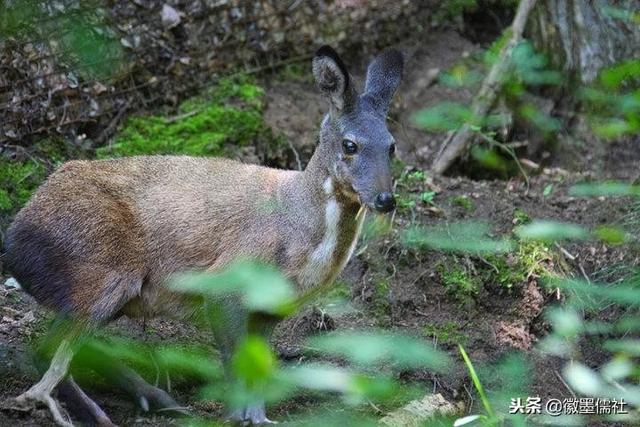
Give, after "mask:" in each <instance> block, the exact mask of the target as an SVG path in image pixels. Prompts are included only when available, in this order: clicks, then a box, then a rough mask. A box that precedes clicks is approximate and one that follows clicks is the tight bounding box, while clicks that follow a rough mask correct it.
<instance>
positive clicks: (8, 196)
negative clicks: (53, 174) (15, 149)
mask: <svg viewBox="0 0 640 427" xmlns="http://www.w3.org/2000/svg"><path fill="white" fill-rule="evenodd" d="M46 172H47V168H46V167H45V165H44V163H41V162H39V161H37V160H35V159H32V158H29V159H26V160H24V161H10V160H5V159H0V214H1V215H2V216H5V215H11V214H13V213H15V212H16V211H17V210H18V209H19V208H20V207H21V206H22V205H23V204H25V203H26V202H27V200H29V197H31V194H32V193H33V192H34V191H35V189H36V188H38V186H39V185H40V183H41V182H42V181H43V180H44V178H45V176H46Z"/></svg>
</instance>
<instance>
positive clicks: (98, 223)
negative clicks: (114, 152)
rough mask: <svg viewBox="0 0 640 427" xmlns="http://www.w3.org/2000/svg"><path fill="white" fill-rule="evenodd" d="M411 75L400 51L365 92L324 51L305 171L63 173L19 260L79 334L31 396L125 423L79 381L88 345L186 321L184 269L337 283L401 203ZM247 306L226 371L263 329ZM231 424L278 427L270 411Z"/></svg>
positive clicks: (225, 345)
mask: <svg viewBox="0 0 640 427" xmlns="http://www.w3.org/2000/svg"><path fill="white" fill-rule="evenodd" d="M402 68H403V56H402V54H401V53H400V52H398V51H397V50H393V49H391V50H387V51H385V52H383V53H382V54H380V55H379V56H378V57H376V58H375V59H374V60H373V61H372V63H371V64H370V65H369V67H368V69H367V75H366V82H365V87H364V91H363V93H362V94H359V93H358V91H357V90H356V88H355V87H354V84H353V82H352V79H351V78H350V76H349V73H348V72H347V69H346V67H345V65H344V63H343V62H342V60H341V59H340V57H339V56H338V54H337V53H336V52H335V51H334V50H333V49H332V48H331V47H329V46H323V47H322V48H320V49H319V50H318V51H317V52H316V55H315V57H314V58H313V75H314V77H315V80H316V83H317V86H318V87H319V89H320V90H321V91H322V93H323V94H325V95H326V96H327V97H328V99H329V100H330V109H329V112H328V113H327V114H326V116H325V117H324V119H323V120H322V124H321V127H320V130H319V137H318V143H317V148H316V150H315V153H314V155H313V157H312V158H311V160H310V161H309V164H308V165H307V167H306V169H305V170H304V171H302V172H300V171H288V170H277V169H270V168H267V167H261V166H255V165H248V164H242V163H239V162H235V161H231V160H226V159H220V158H194V157H180V156H147V157H130V158H122V159H114V160H100V161H70V162H68V163H65V164H63V165H62V166H61V167H60V168H59V169H58V170H57V171H56V172H55V173H53V174H52V175H51V176H50V177H49V178H48V180H47V181H46V182H45V183H44V184H43V185H42V186H41V187H40V188H39V189H38V190H37V191H36V193H35V194H34V196H33V198H32V199H31V200H30V201H29V203H27V205H26V206H25V207H24V208H23V209H22V210H21V211H20V212H19V213H18V215H17V216H16V218H15V221H14V222H13V224H12V226H11V227H10V228H9V230H8V233H7V239H6V242H7V245H6V260H7V265H8V267H9V270H10V271H11V272H12V273H13V275H14V276H15V277H16V279H17V280H18V281H19V282H20V284H21V285H22V287H23V288H24V289H25V290H26V291H27V292H29V293H30V294H31V295H33V296H34V297H35V299H36V300H37V301H38V302H39V303H40V304H42V305H44V306H46V307H49V308H51V309H53V310H55V311H56V312H57V313H59V316H60V317H65V318H67V319H72V322H73V324H74V325H75V326H76V327H75V328H73V329H74V331H73V332H68V334H67V335H66V336H64V337H63V338H61V339H60V341H59V342H58V344H57V345H58V347H57V350H56V351H55V352H54V354H53V357H52V359H51V362H50V364H49V368H48V370H46V372H45V373H44V375H43V377H42V379H41V381H40V382H38V383H37V384H36V385H34V386H33V387H32V388H30V389H29V390H28V391H26V392H25V393H23V394H22V395H21V396H19V397H18V401H19V402H23V403H25V402H27V403H31V404H33V403H36V402H41V403H44V404H46V405H47V406H48V407H49V409H50V411H51V413H52V416H53V417H54V418H55V420H56V422H58V423H59V424H61V425H71V422H70V421H69V418H68V415H67V414H63V412H62V410H61V408H60V407H59V406H58V403H57V401H55V400H54V399H53V398H52V397H51V393H52V391H53V389H54V388H55V387H57V386H60V389H61V390H64V391H65V393H64V394H65V395H71V397H72V398H73V400H75V401H76V403H77V402H80V403H81V405H82V407H83V408H84V410H85V412H86V413H89V414H90V415H91V417H93V421H94V422H97V423H99V424H102V425H111V422H110V421H109V418H108V417H107V415H106V414H105V413H104V412H102V410H101V409H100V407H99V406H98V405H97V404H95V403H94V402H93V401H92V400H91V399H90V398H89V397H88V396H87V395H86V394H84V392H83V391H82V390H81V389H80V388H79V387H78V386H77V384H76V383H74V382H73V378H71V376H69V375H68V367H69V363H70V361H71V359H72V357H73V354H74V352H75V351H76V346H75V345H74V344H75V342H76V341H74V338H75V337H77V336H78V331H79V330H80V331H84V332H86V331H87V330H90V329H91V328H94V327H96V326H98V325H100V324H104V323H106V322H109V321H110V320H112V319H115V318H117V317H119V316H120V315H131V316H135V315H144V316H152V315H157V314H175V313H176V312H179V311H180V309H181V298H180V297H179V296H178V295H176V294H175V293H172V292H171V291H170V290H169V289H168V287H167V286H166V283H165V282H166V279H167V278H168V277H170V276H171V275H173V274H176V273H178V272H181V271H185V270H191V271H193V270H202V271H216V270H219V269H222V268H224V267H225V266H227V265H229V264H230V263H231V262H232V261H234V260H235V259H236V258H238V257H250V258H257V259H260V260H264V261H268V262H270V263H273V264H274V265H276V266H277V267H278V268H280V269H281V270H282V272H283V273H284V274H285V275H286V276H287V277H288V278H289V279H291V280H292V282H293V283H294V284H295V285H296V286H297V287H298V289H299V290H300V291H304V290H309V289H310V288H312V287H314V286H318V285H321V284H325V283H328V282H329V281H332V280H334V278H335V277H336V276H337V275H338V273H339V272H340V271H341V270H342V268H343V267H344V265H345V264H346V262H347V261H348V259H349V257H350V256H351V254H352V252H353V250H354V247H355V243H356V239H357V236H358V233H359V230H360V228H361V225H362V222H363V219H364V216H365V213H366V211H367V210H369V209H371V210H375V211H378V212H382V213H386V212H390V211H392V210H393V209H394V207H395V201H394V196H393V193H392V178H391V172H390V163H391V162H390V158H391V156H392V155H393V153H394V149H395V142H394V138H393V137H392V135H391V134H390V133H389V130H388V129H387V126H386V123H385V121H386V115H387V110H388V107H389V104H390V102H391V98H392V96H393V94H394V92H395V91H396V89H397V87H398V85H399V84H400V79H401V75H402ZM265 206H272V207H273V208H270V209H265ZM240 311H241V310H239V309H237V307H236V308H234V307H231V310H229V311H228V313H229V314H228V316H227V317H226V318H224V319H222V320H220V319H218V321H216V322H211V323H212V324H213V325H212V326H213V330H214V331H213V332H214V336H215V338H216V341H217V342H218V345H219V347H220V349H221V354H222V359H223V365H224V366H225V367H227V366H228V364H229V360H230V356H231V354H232V353H233V350H234V347H235V346H236V344H237V343H238V342H239V340H241V339H242V337H243V336H245V335H246V333H247V328H248V327H249V326H248V325H249V324H250V322H245V321H240V320H238V318H237V317H234V316H235V314H234V313H239V312H240ZM274 321H275V320H273V319H272V320H269V319H263V322H265V323H264V324H261V325H260V326H259V330H260V331H261V332H262V333H264V334H269V333H270V331H271V330H272V329H273V325H272V323H273V322H274ZM105 364H106V362H105ZM114 366H116V365H114ZM103 371H106V372H102V373H106V374H107V375H111V376H115V375H116V374H117V375H118V376H121V377H122V379H121V380H119V381H118V383H119V384H120V385H122V386H123V387H124V388H125V391H127V392H129V393H130V394H131V395H132V396H134V397H135V398H136V401H137V402H138V403H139V404H140V405H141V406H142V407H143V408H144V409H148V408H149V406H150V405H151V406H156V407H166V406H173V405H175V402H174V401H173V400H172V399H171V398H170V397H169V396H168V394H167V393H166V392H164V391H163V390H161V389H158V388H156V387H153V386H151V385H149V384H147V383H146V382H144V380H143V379H142V378H141V377H140V376H138V375H137V374H136V373H135V372H133V371H131V370H129V369H128V368H125V367H124V366H118V367H115V368H114V367H109V368H104V369H103ZM231 416H232V418H234V419H237V420H239V421H243V422H246V423H252V424H261V423H268V422H269V420H268V419H267V418H266V415H265V410H264V404H262V403H259V404H255V405H251V406H249V407H246V408H241V409H239V410H238V409H236V410H234V411H232V415H231Z"/></svg>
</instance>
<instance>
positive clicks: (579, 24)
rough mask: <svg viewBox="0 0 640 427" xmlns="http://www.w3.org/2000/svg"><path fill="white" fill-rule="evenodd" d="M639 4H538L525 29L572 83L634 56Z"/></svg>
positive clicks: (557, 0) (639, 39)
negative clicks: (570, 78)
mask: <svg viewBox="0 0 640 427" xmlns="http://www.w3.org/2000/svg"><path fill="white" fill-rule="evenodd" d="M638 19H640V1H639V0H541V1H540V2H538V5H537V7H536V8H535V9H534V11H533V12H532V16H531V20H530V24H529V30H530V33H531V39H532V40H533V42H534V44H535V46H536V48H537V49H539V50H542V51H544V52H546V53H547V55H548V56H549V58H550V60H551V63H552V65H554V66H555V67H557V68H559V69H563V70H565V71H566V72H568V73H569V74H570V75H571V77H572V79H573V80H574V81H576V82H582V83H588V82H591V81H592V80H593V79H595V78H596V77H597V75H598V73H599V71H600V70H601V69H603V68H605V67H607V66H609V65H612V64H614V63H616V62H618V61H621V60H625V59H630V58H638V57H639V56H640V22H638Z"/></svg>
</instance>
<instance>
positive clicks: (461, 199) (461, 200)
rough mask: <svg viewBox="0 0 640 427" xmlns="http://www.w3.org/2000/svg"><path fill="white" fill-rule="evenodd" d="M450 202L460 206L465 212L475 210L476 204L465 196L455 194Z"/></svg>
mask: <svg viewBox="0 0 640 427" xmlns="http://www.w3.org/2000/svg"><path fill="white" fill-rule="evenodd" d="M452 203H453V204H454V205H456V206H460V207H461V208H463V209H464V210H465V211H467V212H473V211H475V210H476V204H475V203H474V202H473V200H471V199H470V198H469V197H467V196H456V197H454V198H453V200H452Z"/></svg>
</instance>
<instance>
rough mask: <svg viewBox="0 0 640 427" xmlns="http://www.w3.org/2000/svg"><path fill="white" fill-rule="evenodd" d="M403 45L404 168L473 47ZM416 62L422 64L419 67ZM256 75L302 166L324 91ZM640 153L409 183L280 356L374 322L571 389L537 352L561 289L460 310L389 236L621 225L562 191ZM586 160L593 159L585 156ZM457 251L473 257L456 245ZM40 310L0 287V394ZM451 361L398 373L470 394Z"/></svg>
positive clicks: (132, 419)
mask: <svg viewBox="0 0 640 427" xmlns="http://www.w3.org/2000/svg"><path fill="white" fill-rule="evenodd" d="M401 47H403V48H405V49H406V50H407V51H409V52H410V59H409V61H408V63H407V67H406V69H407V72H406V77H405V81H404V83H403V86H402V88H401V89H400V96H399V97H398V99H397V100H396V102H395V105H394V107H393V111H392V118H393V119H394V120H393V122H392V124H391V128H392V132H394V134H395V135H396V138H397V141H398V145H399V147H398V156H399V157H400V159H402V160H403V161H404V162H405V163H406V164H407V165H408V166H407V168H415V169H416V170H418V169H421V168H425V169H426V168H427V167H428V165H429V162H430V161H431V159H432V157H433V154H434V152H436V151H437V149H438V147H439V144H440V142H441V141H442V139H443V135H441V134H431V133H425V132H423V131H421V130H419V129H417V128H416V127H415V126H414V125H413V124H412V123H411V120H410V117H411V115H412V114H413V113H414V112H415V111H416V110H417V109H419V108H421V107H426V106H430V105H434V104H436V103H437V102H439V101H442V100H456V101H461V102H466V101H468V100H469V99H470V98H471V93H469V92H465V91H460V90H455V91H454V90H453V89H450V88H448V87H445V86H442V85H439V84H438V83H437V82H436V81H435V80H434V76H435V75H436V74H437V72H436V70H446V69H447V68H449V67H451V66H452V65H453V64H454V63H455V62H456V61H457V60H458V59H459V58H460V57H461V56H465V55H468V54H469V53H470V52H472V51H474V50H475V49H478V46H476V45H474V43H472V42H471V41H469V40H467V39H465V38H464V37H462V36H461V35H460V34H458V33H457V32H455V31H447V32H443V33H434V34H432V35H430V36H429V38H428V40H427V41H425V42H424V43H422V44H421V45H419V46H416V45H414V44H412V43H411V42H407V43H406V45H401ZM366 59H367V58H360V59H356V61H354V62H355V64H356V65H357V64H360V68H359V69H358V68H357V67H354V68H356V70H354V71H355V74H356V77H358V76H359V75H360V76H361V75H362V65H361V64H363V63H365V62H366ZM425 70H433V71H429V72H427V73H426V74H425ZM359 73H360V74H359ZM360 80H362V79H361V77H360ZM264 85H265V88H266V91H267V98H268V109H267V112H266V116H265V117H266V120H267V122H268V123H269V124H270V126H272V128H273V129H274V131H276V132H278V133H280V134H282V135H284V136H285V137H286V138H287V139H288V140H289V141H290V142H291V146H292V150H295V151H296V153H297V155H298V156H299V158H300V161H301V163H303V164H304V162H305V161H306V160H307V159H308V158H309V156H310V155H311V153H312V151H313V146H314V141H315V130H316V129H317V127H318V125H319V122H320V119H321V117H322V114H323V112H324V111H325V108H326V103H325V101H324V100H323V99H322V98H321V97H320V96H319V95H318V94H317V92H316V91H315V89H314V87H313V83H312V82H311V81H309V80H308V79H305V78H299V79H297V80H295V81H290V80H286V81H285V80H283V79H280V78H274V76H271V77H269V76H267V77H265V81H264ZM588 142H589V141H588ZM595 145H596V144H595V142H594V146H595ZM598 150H601V151H598ZM639 152H640V150H637V148H636V149H634V146H633V142H629V141H627V142H617V143H612V144H611V145H609V146H607V147H606V148H604V149H602V148H597V147H596V148H594V149H593V150H590V149H589V148H588V145H587V147H586V148H585V147H584V146H583V147H582V148H581V149H580V150H577V152H576V153H572V154H571V156H565V158H566V159H567V160H566V161H565V163H562V162H556V163H554V164H553V165H552V166H553V168H549V169H547V170H546V171H545V172H543V173H540V174H537V175H536V174H532V175H531V177H530V182H529V185H528V186H527V185H526V183H525V182H524V180H522V179H521V178H519V177H514V178H512V179H509V180H472V179H469V178H468V177H465V176H451V177H441V178H433V179H424V180H422V181H420V182H419V183H414V184H413V188H412V189H411V191H412V192H413V193H420V192H422V191H435V192H436V194H435V196H434V198H433V201H432V203H430V204H426V203H418V204H417V205H416V206H414V207H413V208H411V209H406V210H401V211H398V212H397V213H396V214H395V215H394V217H393V223H394V230H393V231H392V232H391V233H390V234H387V235H385V236H383V237H379V238H377V239H373V240H369V241H367V242H363V243H361V244H360V247H359V249H358V251H357V256H355V257H354V259H353V260H352V261H351V262H350V263H349V265H348V267H347V268H346V270H345V272H344V273H343V275H342V277H341V281H342V282H344V283H346V284H347V285H348V286H349V300H350V302H351V303H352V305H353V307H354V310H352V311H350V312H348V313H345V314H341V315H331V316H330V318H329V319H328V320H327V319H325V320H326V321H325V322H320V321H319V319H318V312H317V311H307V312H305V313H304V314H303V315H301V316H298V317H296V318H294V319H291V320H289V321H287V324H286V327H282V328H280V329H279V332H278V333H277V336H276V337H275V344H276V348H277V351H278V353H279V355H280V357H281V358H282V359H283V360H287V361H294V362H295V361H296V360H299V359H301V358H304V357H306V356H305V353H304V348H303V345H302V343H303V341H304V338H305V337H306V336H308V335H310V334H314V333H318V332H319V329H323V327H326V326H327V325H329V326H330V327H331V328H335V329H337V330H341V329H352V328H369V327H384V328H388V329H391V330H398V331H403V332H408V333H411V334H415V335H418V336H423V337H426V338H428V339H432V340H433V341H434V343H435V344H436V345H437V346H438V347H439V348H441V349H444V350H445V351H447V352H449V353H450V355H451V356H452V359H454V360H459V357H458V354H457V347H456V345H455V342H456V341H457V340H463V341H464V344H465V348H466V349H467V351H468V352H469V354H470V357H471V359H472V360H473V361H474V363H476V364H477V365H479V366H482V365H483V364H485V363H491V362H495V361H497V360H499V359H501V358H502V357H504V356H505V355H507V354H510V353H511V352H512V351H514V350H520V351H522V352H523V354H524V355H525V357H526V358H527V359H529V360H530V361H531V362H532V363H533V371H532V372H531V374H530V375H531V378H530V380H531V382H532V387H531V391H532V393H533V394H537V395H539V396H541V397H543V399H544V398H546V397H554V398H563V397H570V396H571V394H570V391H569V390H568V389H567V387H566V386H565V385H564V384H563V382H562V380H561V379H560V376H559V371H560V370H561V368H562V364H561V363H560V361H559V360H556V359H554V358H550V357H547V356H543V355H542V354H541V353H540V352H538V351H537V350H536V349H535V346H536V343H537V342H539V340H540V339H541V338H543V337H544V336H545V334H546V333H547V332H548V328H549V326H548V324H547V323H546V322H545V320H544V318H543V316H541V313H542V311H543V309H544V308H545V307H548V306H550V305H553V304H560V303H561V302H562V300H563V298H564V296H563V295H562V294H560V293H557V292H555V291H554V290H548V289H546V288H545V287H544V286H543V285H542V284H541V283H538V281H537V280H536V278H529V279H527V282H526V283H523V284H522V286H521V287H519V288H518V289H517V290H516V291H514V292H504V291H502V290H500V289H497V288H495V287H493V286H491V285H490V284H485V286H483V287H482V289H481V291H480V293H479V294H478V295H477V297H476V299H475V303H474V304H472V305H469V306H465V307H461V306H460V303H459V301H456V300H454V299H453V298H452V297H451V296H450V295H449V294H447V292H446V290H445V288H444V286H443V283H441V279H440V274H439V273H438V266H439V265H442V263H443V262H446V261H447V259H449V260H450V256H449V255H444V254H442V253H440V252H437V251H418V250H414V249H410V248H407V247H406V246H404V245H402V244H401V241H400V240H401V239H400V233H401V230H403V229H404V228H405V227H406V226H408V225H410V224H413V223H418V224H422V225H429V226H431V225H443V226H445V225H448V224H451V223H454V222H456V221H460V220H483V221H486V222H488V223H489V224H490V225H491V227H492V232H493V233H494V234H495V235H496V236H501V235H509V234H510V233H511V232H512V230H513V228H514V226H515V223H514V218H516V217H517V216H518V214H517V212H525V213H526V214H527V215H528V216H530V217H531V218H535V219H554V220H559V221H567V222H575V223H579V224H582V225H583V226H585V227H587V228H590V227H593V226H596V225H599V224H604V223H608V224H611V223H615V222H623V221H624V220H625V216H626V215H628V214H629V212H630V210H631V208H632V206H631V205H630V202H629V200H626V199H604V198H601V199H598V198H593V199H579V198H576V197H573V196H570V195H569V188H570V187H571V186H572V185H573V184H575V183H577V182H580V181H583V180H585V179H591V178H617V179H623V180H627V181H629V182H632V181H634V180H636V179H637V174H638V165H640V154H639ZM596 158H597V160H598V161H594V159H596ZM534 160H538V159H534ZM294 166H295V165H294ZM548 188H552V191H551V192H550V193H548V191H545V189H548ZM545 193H547V194H545ZM461 198H465V199H468V200H470V201H471V202H472V206H473V208H472V209H469V208H468V207H465V205H461V203H460V202H459V201H460V200H461ZM562 249H564V251H566V253H568V254H570V255H571V257H568V256H565V257H562V255H561V256H560V258H559V259H557V260H556V259H554V260H549V263H554V262H555V263H559V264H561V265H553V266H551V267H552V268H556V269H558V270H562V271H563V272H564V273H565V274H568V275H574V276H578V277H583V276H587V277H591V276H594V275H598V274H599V272H600V271H601V270H602V269H603V268H605V267H607V266H611V265H616V264H620V263H626V264H627V265H636V266H637V265H638V258H637V257H638V254H637V253H634V252H633V251H630V250H628V248H627V247H625V246H617V247H616V246H608V245H605V244H603V243H595V242H588V243H575V244H568V245H566V246H564V247H563V248H562ZM558 252H559V253H560V254H561V252H560V251H558ZM447 257H449V258H447ZM571 258H573V259H571ZM458 261H459V262H461V263H469V262H474V263H475V262H478V261H477V260H476V261H469V260H468V259H466V258H465V257H464V256H461V257H460V259H459V260H458ZM381 279H384V281H385V282H386V283H387V288H386V289H384V290H383V291H382V293H381V291H380V289H378V288H377V286H378V285H377V284H378V283H380V281H381ZM3 282H4V278H3ZM45 317H46V313H45V312H44V311H43V310H42V309H40V308H39V307H38V306H37V305H36V304H35V303H34V301H33V300H32V298H31V297H29V296H28V295H26V294H25V293H23V292H21V291H19V290H17V289H13V288H9V287H3V286H0V359H2V363H0V399H5V398H8V397H11V396H16V395H18V394H19V393H20V392H22V391H24V390H25V389H27V388H28V387H29V385H31V384H32V383H33V382H34V381H36V380H37V374H36V371H35V369H34V368H33V366H32V363H31V359H30V357H31V356H30V351H31V343H32V342H33V341H34V339H35V338H37V337H38V336H39V335H40V334H42V332H43V330H44V328H45V327H46V323H45V322H43V321H42V319H43V318H45ZM446 325H455V327H453V329H454V331H453V332H452V333H453V334H456V335H455V337H454V338H452V339H448V340H444V341H439V340H438V339H437V337H435V336H434V335H430V334H429V333H428V332H425V331H426V328H427V327H431V328H443V327H445V326H446ZM114 331H117V333H122V334H124V335H129V336H132V335H133V336H136V337H140V338H141V339H144V340H145V341H146V342H149V343H177V344H192V343H194V342H195V343H197V344H202V345H208V346H209V347H210V348H212V353H214V351H213V346H212V344H211V342H210V338H211V337H210V334H208V333H207V332H206V331H205V332H203V331H198V330H195V329H194V328H192V327H190V326H188V325H182V324H180V323H177V322H173V321H169V320H160V319H156V320H152V321H149V322H147V324H146V330H145V331H143V330H142V327H141V325H140V324H139V323H137V322H133V321H129V320H127V319H121V320H119V321H118V322H117V324H116V325H115V326H114ZM584 355H585V361H586V363H587V364H589V363H597V362H598V361H599V360H600V358H601V355H600V354H597V353H596V352H593V350H590V349H589V348H588V346H587V347H585V349H584ZM450 372H451V373H450V374H448V375H436V374H433V373H431V372H428V371H418V372H408V373H406V374H403V376H402V379H403V380H411V381H417V382H418V383H419V384H421V385H423V386H424V391H425V393H430V392H434V391H435V392H439V393H442V394H443V395H444V396H445V397H446V398H447V399H450V400H455V401H460V400H461V401H464V402H465V404H466V405H472V403H473V399H472V397H471V394H472V393H473V391H472V390H473V388H472V386H471V384H470V381H469V379H468V377H467V371H466V370H465V369H464V367H463V366H462V364H461V362H460V366H458V367H456V368H455V369H452V370H451V371H450ZM196 390H197V388H196V387H194V386H193V385H190V384H184V383H179V384H176V385H175V386H174V388H173V394H174V395H175V397H176V399H177V400H178V401H179V402H181V403H184V404H190V403H193V402H195V397H196V396H195V394H196ZM88 391H89V394H90V395H91V396H92V397H94V398H95V400H96V401H97V402H99V403H100V404H102V405H103V409H105V411H106V412H107V413H108V414H109V415H110V416H111V417H112V420H113V421H114V422H116V423H117V424H119V425H173V424H174V423H175V421H174V420H173V419H171V418H169V417H163V416H158V415H147V414H141V413H140V412H139V411H138V410H137V409H136V408H135V406H134V404H133V402H131V401H129V400H128V399H127V398H126V397H124V396H122V395H120V394H117V393H115V392H114V391H112V390H110V389H108V388H102V387H95V386H94V387H92V386H91V385H90V384H89V385H88ZM315 404H316V403H315V401H314V399H313V398H311V397H309V398H307V397H299V398H296V399H294V400H292V401H287V402H284V403H282V404H281V405H279V406H277V407H275V408H271V411H270V414H271V416H272V417H273V418H275V419H276V420H279V421H286V420H288V419H289V417H290V416H291V414H294V413H304V412H305V410H307V409H308V408H311V407H313V406H314V405H315ZM193 407H194V410H195V412H196V413H197V414H200V415H208V416H212V417H215V416H219V415H221V413H222V408H221V406H220V405H219V404H216V403H214V402H199V403H195V404H194V406H193ZM0 425H16V426H17V425H20V426H48V425H52V423H51V421H50V418H49V416H48V412H47V411H45V410H39V411H37V412H36V413H22V412H19V411H15V410H11V409H7V408H6V407H4V408H2V407H0Z"/></svg>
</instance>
